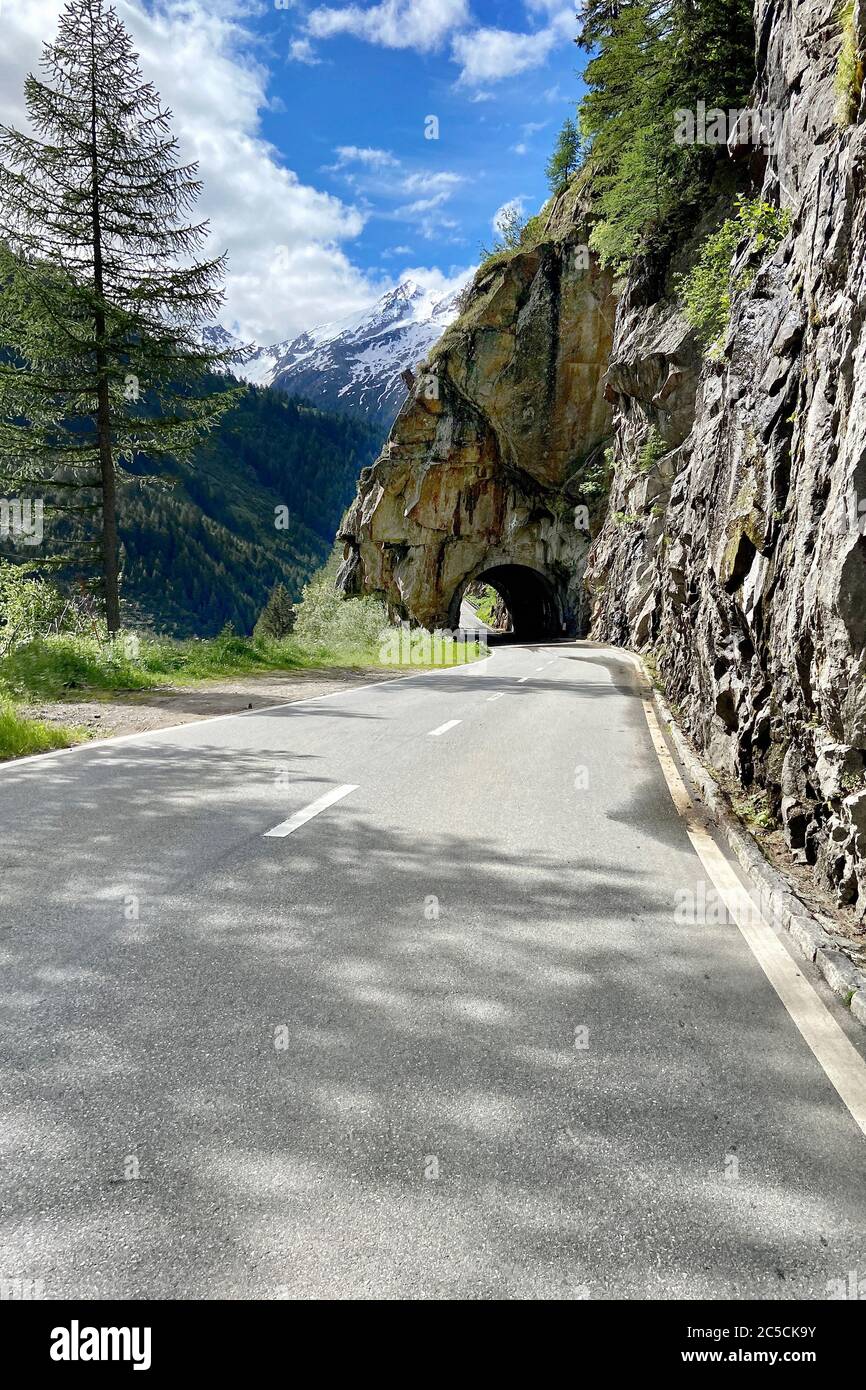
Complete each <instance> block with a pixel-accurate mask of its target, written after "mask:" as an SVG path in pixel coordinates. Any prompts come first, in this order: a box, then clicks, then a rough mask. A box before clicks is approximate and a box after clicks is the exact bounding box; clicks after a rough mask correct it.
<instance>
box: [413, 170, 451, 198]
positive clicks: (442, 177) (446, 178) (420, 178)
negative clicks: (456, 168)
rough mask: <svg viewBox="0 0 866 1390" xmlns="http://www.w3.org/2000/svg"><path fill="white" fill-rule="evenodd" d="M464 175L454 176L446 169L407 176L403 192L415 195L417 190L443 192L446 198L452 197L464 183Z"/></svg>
mask: <svg viewBox="0 0 866 1390" xmlns="http://www.w3.org/2000/svg"><path fill="white" fill-rule="evenodd" d="M463 181H464V180H463V175H462V174H452V173H449V172H448V171H447V170H445V169H441V170H439V171H438V172H436V173H425V172H423V171H422V172H420V173H415V174H407V175H406V177H405V179H404V180H403V190H404V192H406V193H414V192H415V191H416V190H417V189H422V190H424V191H426V190H428V189H437V190H441V191H442V193H443V194H444V196H445V197H450V196H451V193H452V192H453V190H454V189H455V188H456V187H457V185H458V184H461V183H463Z"/></svg>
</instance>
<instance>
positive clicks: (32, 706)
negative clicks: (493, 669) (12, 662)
mask: <svg viewBox="0 0 866 1390" xmlns="http://www.w3.org/2000/svg"><path fill="white" fill-rule="evenodd" d="M394 675H395V673H394V672H393V671H383V670H382V669H381V668H380V667H374V668H372V669H366V670H355V669H352V670H343V669H335V670H329V671H286V672H282V671H272V672H270V673H269V674H268V675H266V676H232V677H228V678H226V679H225V680H215V681H205V682H202V683H201V685H196V686H179V685H166V686H158V687H156V688H155V689H153V690H131V691H128V692H125V691H112V693H111V694H110V695H106V696H104V697H103V696H100V695H95V694H91V695H90V696H89V698H86V699H68V700H40V701H33V702H31V703H29V704H26V705H24V706H22V707H21V712H22V713H23V714H27V715H28V716H29V717H30V718H31V719H41V720H44V721H45V723H46V724H54V725H58V726H62V727H64V728H83V729H85V730H86V731H87V733H88V734H89V735H90V737H91V738H110V737H112V736H113V735H117V734H140V733H147V732H148V730H150V729H165V728H168V727H169V726H171V725H172V724H191V723H193V722H194V721H195V720H196V719H212V718H213V717H214V716H215V715H218V714H240V713H241V711H242V710H247V709H254V710H255V709H264V708H265V707H266V706H268V705H282V704H292V703H293V702H294V701H295V700H309V699H315V698H316V697H318V696H320V695H332V694H333V693H334V691H337V690H345V689H348V688H350V687H351V686H355V685H369V683H370V682H371V681H383V680H393V679H394Z"/></svg>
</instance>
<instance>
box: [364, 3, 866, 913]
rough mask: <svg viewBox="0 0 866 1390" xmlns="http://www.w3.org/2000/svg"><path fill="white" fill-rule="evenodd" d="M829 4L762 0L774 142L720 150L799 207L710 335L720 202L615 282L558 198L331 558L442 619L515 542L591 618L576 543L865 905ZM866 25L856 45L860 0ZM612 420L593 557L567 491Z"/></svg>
mask: <svg viewBox="0 0 866 1390" xmlns="http://www.w3.org/2000/svg"><path fill="white" fill-rule="evenodd" d="M838 12H839V7H838V3H837V0H756V3H755V17H756V33H757V63H758V83H757V87H756V90H755V92H754V96H753V106H754V107H755V108H758V109H761V110H763V111H766V110H768V109H769V110H770V111H773V112H775V113H777V114H778V115H779V116H781V117H784V120H783V123H782V125H781V128H780V129H781V133H780V134H779V136H778V138H777V139H775V140H774V142H773V144H772V147H771V148H770V149H769V151H767V152H764V153H762V152H760V151H756V150H755V149H754V148H752V149H750V150H745V151H744V150H743V149H738V148H735V145H734V142H733V141H732V147H731V153H732V156H736V157H738V158H739V160H740V162H741V167H742V168H743V169H744V170H746V169H748V170H749V172H750V174H751V176H752V177H754V174H755V170H756V169H757V170H758V177H759V178H761V177H762V178H763V180H764V187H763V196H764V198H765V199H766V200H767V201H770V202H773V203H777V204H780V205H781V206H783V207H786V208H789V209H790V212H791V227H790V231H789V233H788V234H787V236H786V237H785V239H784V240H783V242H782V244H781V245H780V246H779V248H778V250H777V251H776V252H775V254H773V255H772V257H770V258H769V259H766V258H764V259H763V260H761V258H760V256H757V257H756V256H755V253H754V252H751V251H750V250H749V248H748V247H744V248H743V251H742V253H741V255H742V257H743V258H744V260H748V259H749V258H750V256H751V257H753V258H754V259H753V268H755V269H756V270H757V274H756V276H755V278H754V280H753V282H752V284H751V287H750V288H749V289H748V290H746V291H744V292H743V293H741V294H740V295H738V296H737V298H736V299H735V302H734V306H733V313H732V318H731V324H730V330H729V333H728V336H727V341H726V344H725V348H724V352H723V354H722V356H721V358H720V360H719V361H718V362H710V361H708V360H707V359H706V357H705V356H704V355H703V354H702V353H701V352H700V351H699V349H698V346H697V344H696V342H695V339H694V336H693V334H692V333H691V331H690V330H689V328H688V325H687V324H686V323H685V321H684V320H683V318H682V316H681V314H680V312H679V310H678V307H677V304H676V298H675V295H674V294H673V293H672V290H671V286H672V278H671V277H672V273H673V272H674V271H675V270H677V269H678V268H679V269H682V268H685V266H686V265H687V264H688V260H689V256H690V255H691V254H693V253H694V248H695V245H696V244H697V242H698V240H699V238H700V236H701V235H702V234H703V233H704V232H705V231H706V230H707V229H708V228H709V227H710V226H711V225H714V224H715V222H714V219H715V221H717V220H718V217H717V214H718V211H719V210H718V208H711V207H708V208H707V210H706V225H705V226H704V227H702V228H699V229H697V231H696V233H695V236H694V238H693V241H692V242H691V244H690V245H689V246H684V247H681V248H679V249H678V251H677V253H676V255H675V256H674V259H673V262H672V263H671V264H670V265H669V266H667V267H661V266H658V265H656V266H642V267H640V268H638V269H637V270H636V271H635V272H634V273H633V275H632V276H631V278H630V279H629V281H628V283H627V284H626V285H625V286H624V287H623V288H622V293H621V295H620V297H619V304H618V307H615V296H614V287H613V286H612V285H611V283H610V281H609V279H608V278H607V277H606V276H605V275H604V274H603V273H601V272H599V270H598V269H597V268H595V267H594V268H592V269H591V270H589V271H584V270H582V269H579V268H578V266H579V262H578V260H577V259H576V253H575V251H576V247H578V246H579V245H581V244H582V242H583V240H584V232H583V230H582V227H581V218H580V210H579V209H578V208H576V206H575V205H574V203H573V202H572V204H571V205H568V204H567V200H561V205H560V206H558V207H557V208H555V209H554V212H553V215H552V217H551V220H550V232H549V234H548V238H547V240H545V241H544V242H543V244H541V245H540V246H538V247H536V248H535V249H533V250H531V251H527V252H524V253H521V254H519V255H515V256H513V257H512V258H510V259H509V260H508V261H507V262H505V263H504V264H502V265H500V266H495V267H493V268H492V269H491V270H490V271H489V272H488V273H487V274H485V275H484V276H483V277H482V278H481V279H480V280H479V282H478V283H477V285H476V287H475V290H474V292H473V294H472V297H471V299H470V302H469V304H468V307H467V309H466V311H465V312H464V313H463V314H462V316H461V318H460V319H459V320H458V322H457V323H456V324H455V325H453V326H452V328H451V329H450V330H449V331H448V333H447V334H446V335H445V337H444V338H443V340H442V342H441V344H440V347H439V349H438V351H437V352H436V353H435V354H434V356H433V358H432V360H431V362H430V364H429V367H428V369H427V370H426V371H425V372H423V373H422V374H421V375H420V376H419V378H418V380H417V381H416V382H415V383H414V385H413V388H412V391H411V393H410V397H409V399H408V400H407V402H406V405H405V407H404V409H403V411H402V413H401V415H400V417H399V419H398V420H397V423H396V425H395V427H394V430H393V432H392V436H391V440H390V441H389V444H388V446H386V449H385V452H384V453H383V455H382V457H381V458H380V459H379V460H378V462H377V463H376V465H375V466H374V467H373V468H372V469H371V470H369V472H368V473H367V474H366V475H365V476H364V477H362V481H361V486H360V490H359V495H358V498H357V500H356V502H355V504H354V505H353V507H352V508H351V510H350V512H349V513H348V515H347V517H346V519H345V522H344V525H343V539H344V540H345V542H346V552H345V553H346V562H345V565H344V570H343V580H344V583H345V585H346V586H347V588H349V589H352V588H357V587H363V588H365V589H367V590H377V591H379V592H381V593H383V594H384V595H385V596H386V597H387V599H388V602H389V605H390V607H391V609H392V611H393V612H394V613H396V614H399V615H401V616H406V617H409V618H411V619H413V620H415V621H418V622H421V623H423V624H425V625H428V626H437V625H449V626H453V625H454V624H455V622H456V607H455V604H456V603H458V602H459V596H460V594H461V592H462V589H463V587H464V585H465V584H466V583H467V582H468V581H470V580H471V579H474V578H476V577H477V576H478V575H480V574H481V573H483V572H486V571H488V570H489V569H490V567H491V566H514V565H521V566H527V567H529V569H530V570H531V571H532V572H534V573H535V574H537V575H541V576H542V577H543V579H544V581H545V583H546V585H547V586H548V587H547V589H546V591H545V592H546V593H547V594H548V597H549V598H550V601H551V604H552V608H553V609H554V610H555V617H556V619H557V621H558V622H559V623H560V624H561V623H563V622H564V623H566V624H567V625H568V626H569V628H570V629H571V630H583V629H584V626H585V623H586V616H587V615H586V608H585V600H584V597H583V593H582V591H583V585H584V571H586V574H585V579H586V585H587V588H588V591H589V593H590V595H591V606H592V614H591V618H592V632H593V634H594V635H595V636H597V637H599V638H602V639H605V640H609V641H612V642H616V643H621V644H623V645H626V646H630V647H633V648H636V649H639V650H643V651H646V652H647V653H651V654H652V656H653V657H654V659H655V661H656V663H657V666H658V669H659V671H660V674H661V677H662V679H663V681H664V684H665V686H666V688H667V691H668V693H669V695H670V697H671V698H672V700H673V701H674V702H675V705H676V708H677V709H678V711H679V713H680V715H681V717H682V719H683V722H684V723H685V725H686V727H687V728H688V730H689V732H690V734H691V736H692V738H693V739H694V741H695V742H696V743H697V745H698V746H699V747H700V748H701V749H702V750H703V752H704V754H705V755H706V757H707V759H708V761H709V762H710V763H711V764H713V765H715V766H716V767H717V768H718V769H719V770H721V771H723V772H724V773H726V774H727V775H729V776H731V777H733V778H736V779H737V780H738V781H739V782H740V783H741V784H742V785H743V786H745V787H747V788H752V789H758V790H762V791H764V792H765V793H766V794H767V796H768V799H769V802H770V804H771V807H772V809H773V810H774V811H775V812H776V814H777V815H778V816H779V817H780V818H781V821H782V823H783V825H784V828H785V833H786V835H787V838H788V842H789V845H790V847H791V850H792V852H793V853H794V855H795V856H796V857H798V858H799V859H800V860H802V861H803V862H807V863H810V864H813V865H814V866H815V868H816V872H817V873H818V874H819V876H820V877H821V878H822V879H823V880H824V881H825V882H827V883H829V884H832V885H833V886H834V887H835V889H836V892H837V894H838V896H839V899H840V901H841V902H846V903H852V904H855V905H856V909H857V912H858V914H859V915H860V916H861V917H862V918H863V919H864V920H866V775H864V767H866V329H864V318H866V98H864V99H863V100H861V103H860V108H859V113H858V115H857V118H856V120H855V121H854V122H853V124H851V125H848V126H846V127H845V128H844V129H843V128H840V126H839V125H838V124H837V118H836V106H837V97H836V93H835V91H834V78H835V73H836V67H837V61H838V55H839V48H840V42H841V33H840V25H839V19H838ZM855 32H856V34H857V35H858V41H859V44H860V50H861V53H863V55H864V57H866V0H856V6H855ZM735 138H736V137H735ZM614 318H615V322H616V331H615V334H614V335H612V334H611V329H610V324H611V322H613V321H614ZM434 388H435V389H434ZM609 412H612V419H611V415H610V414H609ZM611 434H612V436H613V459H614V463H615V473H614V478H613V485H612V492H611V496H610V500H609V505H608V509H607V516H606V520H605V523H604V526H603V529H602V530H601V534H600V535H598V536H597V537H596V539H595V541H594V544H593V547H592V551H591V554H590V556H589V561H588V564H587V557H586V550H587V538H586V536H585V534H582V533H581V532H580V531H577V530H575V528H574V524H573V512H572V507H573V504H574V503H575V502H579V501H580V478H581V472H582V469H583V468H585V467H586V460H587V458H592V457H593V453H592V451H593V450H596V455H595V457H596V458H597V457H598V452H599V446H600V445H601V443H602V441H603V440H604V439H605V436H606V435H607V436H610V435H611ZM503 574H505V571H504V570H503V571H500V577H501V576H502V575H503ZM506 578H507V576H506ZM500 588H501V589H502V591H503V592H505V591H506V588H507V584H505V583H503V584H501V585H500ZM524 597H525V595H524ZM518 598H520V595H518ZM535 598H536V599H537V595H535Z"/></svg>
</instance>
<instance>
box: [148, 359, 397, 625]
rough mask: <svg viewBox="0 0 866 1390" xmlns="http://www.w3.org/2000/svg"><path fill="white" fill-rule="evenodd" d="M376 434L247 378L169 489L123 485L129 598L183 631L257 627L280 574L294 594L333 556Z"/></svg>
mask: <svg viewBox="0 0 866 1390" xmlns="http://www.w3.org/2000/svg"><path fill="white" fill-rule="evenodd" d="M380 443H381V436H380V434H379V433H378V431H376V430H374V429H372V428H371V427H370V426H369V425H367V424H365V423H364V422H363V421H356V420H354V419H352V418H350V417H347V416H344V415H340V416H338V415H332V414H330V413H328V412H325V411H322V410H318V409H317V408H315V407H313V406H311V405H308V404H307V403H305V402H304V401H302V400H300V399H292V398H289V399H287V398H286V397H285V396H284V395H283V394H282V393H281V392H278V391H271V390H261V389H259V388H256V387H249V388H248V389H247V390H246V391H245V392H244V394H243V395H242V396H241V398H240V401H239V403H238V405H237V406H235V407H234V408H233V409H232V410H231V411H230V412H229V413H228V414H227V415H226V416H225V418H224V420H223V421H222V423H221V425H220V427H219V428H218V430H216V431H215V432H214V433H213V434H212V435H210V436H209V437H208V438H206V439H205V440H204V442H203V443H202V444H201V445H200V446H199V448H198V451H197V453H196V456H195V458H194V460H193V462H192V465H191V466H175V467H174V469H173V470H172V472H173V474H174V477H175V479H176V482H175V484H174V486H173V487H171V488H169V489H167V490H162V489H157V490H155V489H153V488H152V487H150V486H148V485H144V486H141V485H139V484H138V483H136V482H133V483H127V484H125V485H124V486H123V488H122V500H121V507H120V536H121V544H122V560H123V590H122V592H123V598H124V602H125V603H126V604H127V605H128V607H129V608H130V609H131V610H132V612H133V614H134V615H135V616H136V617H138V618H139V619H143V620H146V621H149V622H151V623H152V624H153V625H154V626H155V627H157V628H159V629H161V630H164V631H167V632H171V633H173V634H175V635H177V636H191V635H197V636H200V637H207V636H211V635H213V634H214V633H216V632H218V631H219V630H220V628H221V627H222V626H223V625H224V624H225V623H226V622H231V623H232V624H233V625H234V627H235V628H236V630H237V631H238V632H250V631H251V630H252V627H253V624H254V623H255V620H256V618H257V616H258V614H259V612H260V611H261V608H262V606H263V604H264V602H265V600H266V598H267V596H268V594H269V592H270V590H271V589H272V587H273V585H274V584H275V583H276V582H277V580H282V582H283V583H284V584H285V585H286V588H287V589H288V590H289V593H290V594H291V596H292V598H298V597H299V596H300V592H301V586H302V584H303V583H304V582H305V581H306V580H307V579H308V578H309V577H310V575H311V574H312V572H313V571H314V570H315V569H317V568H318V567H319V566H320V565H321V564H322V563H323V561H324V560H325V559H326V558H327V556H328V553H329V551H330V549H331V546H332V544H333V538H334V532H335V530H336V528H337V524H338V522H339V520H340V514H341V512H342V510H343V508H344V507H345V505H346V502H347V500H348V499H349V497H350V496H351V494H352V489H353V486H354V482H355V479H356V477H357V475H358V472H359V470H360V469H361V468H364V467H366V465H367V464H369V463H371V462H372V460H373V459H374V458H375V456H376V453H377V450H378V447H379V444H380ZM278 509H279V511H278ZM283 509H287V514H286V511H285V510H283ZM286 521H287V523H288V524H287V525H283V524H282V523H284V522H286ZM278 523H280V524H279V525H278Z"/></svg>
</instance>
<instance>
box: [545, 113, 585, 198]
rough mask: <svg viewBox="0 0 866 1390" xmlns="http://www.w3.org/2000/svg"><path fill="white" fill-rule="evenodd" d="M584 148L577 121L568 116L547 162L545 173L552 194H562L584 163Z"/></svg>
mask: <svg viewBox="0 0 866 1390" xmlns="http://www.w3.org/2000/svg"><path fill="white" fill-rule="evenodd" d="M583 156H584V148H583V140H582V138H581V134H580V127H579V125H578V123H577V121H574V120H572V118H571V116H568V117H567V118H566V120H565V123H564V124H563V127H562V130H561V131H560V132H559V136H558V138H557V141H556V146H555V148H554V151H553V154H552V155H551V156H550V158H549V160H548V161H547V165H546V168H545V173H546V175H547V182H548V185H549V187H550V191H551V193H554V194H555V193H561V192H562V190H563V189H564V188H565V186H566V184H567V183H568V181H569V179H570V178H571V176H572V174H574V173H576V172H577V170H578V169H579V168H580V166H581V164H582V162H583Z"/></svg>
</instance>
